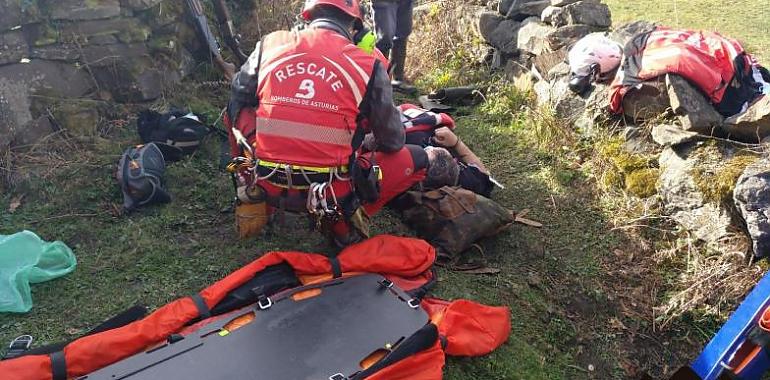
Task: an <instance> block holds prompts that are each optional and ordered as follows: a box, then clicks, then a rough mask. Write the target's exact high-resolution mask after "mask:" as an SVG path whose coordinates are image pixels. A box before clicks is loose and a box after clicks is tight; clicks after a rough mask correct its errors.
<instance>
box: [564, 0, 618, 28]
mask: <svg viewBox="0 0 770 380" xmlns="http://www.w3.org/2000/svg"><path fill="white" fill-rule="evenodd" d="M553 24H554V25H556V26H563V25H576V24H584V25H589V26H595V27H598V28H609V27H610V25H612V15H611V13H610V7H608V6H607V4H603V3H600V2H599V1H598V0H582V1H578V2H575V3H572V4H569V5H567V6H565V7H564V8H562V12H561V13H560V14H559V15H558V17H554V19H553Z"/></svg>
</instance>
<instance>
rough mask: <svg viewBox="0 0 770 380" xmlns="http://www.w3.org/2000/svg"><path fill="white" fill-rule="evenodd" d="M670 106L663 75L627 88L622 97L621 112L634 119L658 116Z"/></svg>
mask: <svg viewBox="0 0 770 380" xmlns="http://www.w3.org/2000/svg"><path fill="white" fill-rule="evenodd" d="M670 107H671V104H670V102H669V98H668V89H667V88H666V81H665V79H664V78H663V77H659V78H658V79H654V80H650V81H645V82H642V84H641V85H640V86H639V87H634V88H631V89H629V90H628V92H627V93H626V95H625V96H624V97H623V113H624V114H625V115H626V117H628V118H630V119H632V120H636V121H643V120H650V119H654V118H657V117H660V116H661V115H662V114H664V113H665V112H666V111H668V109H669V108H670Z"/></svg>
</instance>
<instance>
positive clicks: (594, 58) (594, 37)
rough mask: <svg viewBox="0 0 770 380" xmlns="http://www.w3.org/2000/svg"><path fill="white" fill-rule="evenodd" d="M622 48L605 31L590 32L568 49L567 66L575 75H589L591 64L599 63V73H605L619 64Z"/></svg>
mask: <svg viewBox="0 0 770 380" xmlns="http://www.w3.org/2000/svg"><path fill="white" fill-rule="evenodd" d="M622 56H623V48H622V47H621V46H620V44H618V43H617V42H615V41H613V40H611V39H610V38H609V37H607V35H606V34H605V33H591V34H589V35H587V36H585V37H583V38H581V39H580V41H578V42H577V43H576V44H575V46H573V47H572V49H570V51H569V56H568V59H569V67H570V71H571V72H572V74H573V75H575V76H581V77H583V76H588V75H591V66H593V65H595V64H598V65H599V74H602V75H604V74H607V73H609V72H611V71H612V70H615V69H616V68H617V67H618V66H620V59H621V57H622Z"/></svg>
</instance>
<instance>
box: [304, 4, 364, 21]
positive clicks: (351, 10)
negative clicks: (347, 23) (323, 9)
mask: <svg viewBox="0 0 770 380" xmlns="http://www.w3.org/2000/svg"><path fill="white" fill-rule="evenodd" d="M318 5H331V6H333V7H336V8H338V9H339V10H341V11H343V12H345V13H347V14H349V15H351V16H353V17H354V18H357V19H362V18H363V15H361V6H360V5H359V2H358V0H305V7H304V8H302V18H303V19H305V20H309V18H310V11H311V10H313V8H315V7H316V6H318Z"/></svg>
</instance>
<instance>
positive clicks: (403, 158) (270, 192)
mask: <svg viewBox="0 0 770 380" xmlns="http://www.w3.org/2000/svg"><path fill="white" fill-rule="evenodd" d="M302 17H303V18H304V19H305V20H306V21H308V23H309V24H308V26H307V28H305V29H303V30H300V31H291V32H290V31H278V32H274V33H271V34H269V35H267V36H266V37H264V38H263V39H262V40H261V41H260V43H259V44H258V45H257V47H256V49H255V51H254V52H253V53H252V54H251V56H250V57H249V60H248V62H247V63H246V64H244V65H243V67H241V70H240V72H239V73H237V74H236V76H235V77H234V79H233V83H232V94H231V100H230V103H229V105H228V112H227V115H228V117H227V119H228V120H227V122H228V123H229V121H230V120H234V121H235V125H234V127H235V129H236V130H237V132H239V133H240V134H242V135H243V136H244V138H245V139H246V140H247V141H248V143H249V144H251V145H253V151H254V156H255V158H256V162H257V165H256V167H255V168H254V170H253V172H254V173H256V174H257V175H253V176H252V177H256V178H249V175H248V173H246V174H245V175H243V173H241V175H240V176H238V181H237V183H238V186H239V187H244V186H245V187H247V188H248V187H252V188H254V187H259V188H260V189H262V190H264V193H266V198H267V204H268V205H269V206H271V211H272V210H274V209H276V208H278V209H281V208H283V209H286V210H289V211H306V210H307V212H310V213H311V214H313V215H314V216H315V217H316V218H317V222H318V223H317V225H320V226H326V227H327V228H324V229H325V230H326V231H331V232H332V233H333V234H332V236H333V237H334V240H335V242H336V243H337V244H338V245H341V246H343V245H347V244H349V243H351V242H355V241H358V240H360V239H361V238H362V237H366V236H367V235H368V226H367V223H366V222H367V221H368V217H369V216H370V215H373V214H374V213H376V212H377V211H378V210H379V209H380V208H382V207H383V206H384V205H385V203H387V202H388V201H390V200H391V199H392V198H393V197H395V196H396V195H398V194H400V193H402V192H404V191H405V190H407V189H408V188H409V187H411V186H412V185H413V184H415V183H417V182H419V181H420V180H422V179H423V178H424V176H425V171H426V170H425V168H426V167H427V162H422V161H425V160H420V161H421V162H415V158H414V157H416V156H417V157H420V156H418V155H415V154H413V152H416V151H419V150H420V147H415V146H405V145H404V127H403V125H402V124H401V120H400V113H399V111H398V109H397V108H396V107H395V106H394V105H393V94H392V88H391V85H390V81H389V78H388V74H387V71H386V67H384V65H383V63H382V62H381V61H380V60H378V59H377V58H376V57H375V56H374V55H372V54H370V53H367V52H365V51H364V50H362V49H360V48H358V47H357V46H356V45H355V43H354V42H353V40H352V32H353V29H352V27H353V24H354V22H355V21H356V20H358V19H361V17H362V16H361V11H360V7H359V2H358V0H308V1H307V2H306V3H305V7H304V9H303V11H302ZM231 132H232V130H231ZM367 132H372V134H373V135H374V142H373V146H370V147H368V148H373V149H372V150H373V152H372V153H366V154H358V152H361V149H359V148H361V144H362V141H363V136H364V135H365V134H366V133H367ZM231 150H232V152H231V153H232V154H233V156H234V157H235V156H238V155H241V154H242V152H240V150H241V148H239V146H238V144H237V143H236V141H235V138H234V135H233V134H232V133H231ZM378 177H379V178H380V179H379V183H377V182H378ZM377 190H379V191H377ZM378 192H379V194H377V193H378ZM239 198H241V197H239ZM241 201H244V200H243V199H241ZM236 212H237V210H236Z"/></svg>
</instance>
